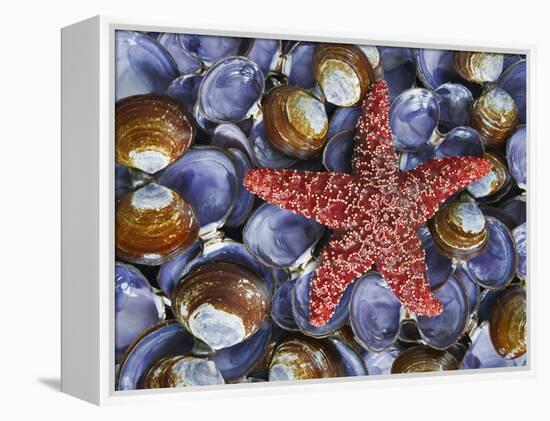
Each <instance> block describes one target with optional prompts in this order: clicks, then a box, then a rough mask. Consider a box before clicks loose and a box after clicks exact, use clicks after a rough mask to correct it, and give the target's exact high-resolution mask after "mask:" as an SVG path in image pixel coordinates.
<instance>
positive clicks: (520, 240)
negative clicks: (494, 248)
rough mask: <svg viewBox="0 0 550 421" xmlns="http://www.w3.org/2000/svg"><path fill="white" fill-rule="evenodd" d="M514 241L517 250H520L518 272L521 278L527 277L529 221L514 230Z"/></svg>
mask: <svg viewBox="0 0 550 421" xmlns="http://www.w3.org/2000/svg"><path fill="white" fill-rule="evenodd" d="M512 234H513V235H514V241H515V242H516V250H517V252H518V260H517V264H516V274H517V275H518V277H520V278H521V279H525V278H526V277H527V223H526V222H524V223H523V224H521V225H520V226H519V227H516V228H515V229H514V231H512Z"/></svg>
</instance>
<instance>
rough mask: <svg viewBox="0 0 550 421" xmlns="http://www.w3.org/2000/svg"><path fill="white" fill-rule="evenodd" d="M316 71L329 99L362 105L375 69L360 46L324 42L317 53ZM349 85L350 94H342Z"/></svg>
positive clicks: (351, 105) (341, 105)
mask: <svg viewBox="0 0 550 421" xmlns="http://www.w3.org/2000/svg"><path fill="white" fill-rule="evenodd" d="M312 65H313V72H314V75H315V80H316V81H317V83H318V84H319V86H320V87H321V90H322V91H323V94H324V95H325V97H326V99H327V101H329V102H331V103H333V104H335V105H337V106H340V107H353V106H355V105H358V104H359V103H360V102H361V101H362V100H363V98H364V97H365V95H366V93H367V92H368V91H369V89H370V86H371V85H372V83H373V82H374V78H375V76H374V70H373V68H372V65H371V63H370V62H369V59H368V58H367V56H366V55H365V53H364V52H363V51H362V50H361V48H359V47H358V46H356V45H347V44H321V45H319V46H317V47H316V48H315V52H314V54H313V63H312ZM342 87H346V88H347V89H346V91H348V94H346V95H343V94H342Z"/></svg>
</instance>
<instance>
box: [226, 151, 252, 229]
mask: <svg viewBox="0 0 550 421" xmlns="http://www.w3.org/2000/svg"><path fill="white" fill-rule="evenodd" d="M228 152H229V153H230V154H231V155H232V157H233V161H234V163H235V169H236V170H237V199H236V201H235V205H234V206H233V209H231V213H230V214H229V217H228V218H227V221H226V223H225V225H226V226H227V227H238V226H241V225H242V224H244V221H245V220H246V217H247V216H248V214H249V213H250V211H251V210H252V205H253V204H254V196H253V195H252V193H250V191H248V189H247V188H246V187H245V186H244V184H243V178H244V176H245V175H246V173H247V172H248V171H249V170H250V169H251V168H252V164H250V160H249V159H248V157H247V156H246V154H245V153H244V152H243V151H241V150H240V149H234V148H229V149H228Z"/></svg>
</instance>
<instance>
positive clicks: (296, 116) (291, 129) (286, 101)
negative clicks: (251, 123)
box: [262, 86, 328, 159]
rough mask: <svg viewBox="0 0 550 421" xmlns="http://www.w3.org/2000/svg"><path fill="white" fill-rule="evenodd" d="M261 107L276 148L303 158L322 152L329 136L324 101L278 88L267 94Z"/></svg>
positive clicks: (291, 87)
mask: <svg viewBox="0 0 550 421" xmlns="http://www.w3.org/2000/svg"><path fill="white" fill-rule="evenodd" d="M262 107H263V118H264V127H265V131H266V133H267V137H268V139H269V141H270V142H271V143H272V145H273V146H275V147H276V148H277V149H279V150H280V151H281V152H283V153H284V154H286V155H289V156H291V157H294V158H300V159H308V158H312V157H314V156H316V155H318V154H319V153H320V152H321V150H322V148H323V146H324V145H325V142H326V140H327V133H328V117H327V114H326V111H325V108H324V106H323V103H322V102H321V101H319V100H318V99H316V98H315V97H313V96H312V95H310V94H309V93H308V92H306V91H305V90H303V89H300V88H297V87H295V86H278V87H275V88H273V89H272V90H271V91H269V92H268V93H267V94H266V95H265V97H264V99H263V101H262Z"/></svg>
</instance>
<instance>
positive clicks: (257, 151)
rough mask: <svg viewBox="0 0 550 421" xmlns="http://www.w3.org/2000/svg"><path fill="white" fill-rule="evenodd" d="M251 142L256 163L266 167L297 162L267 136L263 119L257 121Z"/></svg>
mask: <svg viewBox="0 0 550 421" xmlns="http://www.w3.org/2000/svg"><path fill="white" fill-rule="evenodd" d="M250 144H251V146H252V150H253V153H254V163H255V164H256V165H257V166H259V167H264V168H288V167H290V166H291V165H292V164H294V163H295V162H296V158H292V157H290V156H288V155H285V154H284V153H282V152H281V151H280V150H279V149H277V148H276V147H275V146H273V144H272V143H271V141H270V140H269V139H268V137H267V133H266V130H265V124H264V121H263V119H261V120H259V121H257V122H256V124H255V125H254V126H253V127H252V132H251V133H250Z"/></svg>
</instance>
